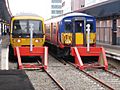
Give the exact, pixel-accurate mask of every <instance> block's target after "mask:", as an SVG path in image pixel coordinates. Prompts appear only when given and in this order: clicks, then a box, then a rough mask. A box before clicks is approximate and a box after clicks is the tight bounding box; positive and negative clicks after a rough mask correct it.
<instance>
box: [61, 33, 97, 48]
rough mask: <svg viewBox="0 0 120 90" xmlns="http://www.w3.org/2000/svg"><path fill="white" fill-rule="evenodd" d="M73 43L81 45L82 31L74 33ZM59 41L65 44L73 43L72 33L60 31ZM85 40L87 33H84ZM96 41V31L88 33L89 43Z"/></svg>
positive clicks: (82, 42)
mask: <svg viewBox="0 0 120 90" xmlns="http://www.w3.org/2000/svg"><path fill="white" fill-rule="evenodd" d="M74 38H75V44H74V45H77V46H79V45H80V46H82V45H83V44H84V39H83V33H75V36H74ZM61 42H62V43H63V44H65V45H73V43H74V42H73V34H72V33H62V34H61ZM86 42H87V34H86ZM95 43H96V33H90V44H91V45H93V44H95Z"/></svg>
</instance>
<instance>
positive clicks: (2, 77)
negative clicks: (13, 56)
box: [0, 70, 34, 90]
mask: <svg viewBox="0 0 120 90" xmlns="http://www.w3.org/2000/svg"><path fill="white" fill-rule="evenodd" d="M0 90H34V87H33V86H32V84H31V82H30V81H29V78H28V76H27V75H26V73H25V72H24V71H23V70H0Z"/></svg>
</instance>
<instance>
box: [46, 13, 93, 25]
mask: <svg viewBox="0 0 120 90" xmlns="http://www.w3.org/2000/svg"><path fill="white" fill-rule="evenodd" d="M71 16H88V17H93V16H91V15H88V14H84V13H77V12H75V13H69V14H64V15H61V16H58V17H55V18H51V19H48V20H46V21H45V23H49V22H59V21H61V20H62V19H64V18H66V17H71Z"/></svg>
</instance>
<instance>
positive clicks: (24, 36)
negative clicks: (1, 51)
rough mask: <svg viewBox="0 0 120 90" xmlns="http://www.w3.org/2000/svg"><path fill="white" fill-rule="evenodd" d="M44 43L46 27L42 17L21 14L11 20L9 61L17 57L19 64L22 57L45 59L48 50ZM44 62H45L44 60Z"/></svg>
mask: <svg viewBox="0 0 120 90" xmlns="http://www.w3.org/2000/svg"><path fill="white" fill-rule="evenodd" d="M44 42H45V27H44V19H43V18H42V17H40V16H38V15H32V14H21V15H17V16H13V17H12V18H11V25H10V45H9V60H12V59H13V60H14V59H16V57H17V58H18V63H19V62H21V59H20V57H22V56H27V57H29V56H30V57H34V56H35V57H40V58H43V57H44V56H45V55H44V54H45V52H46V54H47V49H46V47H44V46H43V45H44ZM45 58H47V56H45ZM46 60H47V59H46ZM42 62H44V58H43V60H42ZM20 65H21V64H20ZM43 65H44V63H43Z"/></svg>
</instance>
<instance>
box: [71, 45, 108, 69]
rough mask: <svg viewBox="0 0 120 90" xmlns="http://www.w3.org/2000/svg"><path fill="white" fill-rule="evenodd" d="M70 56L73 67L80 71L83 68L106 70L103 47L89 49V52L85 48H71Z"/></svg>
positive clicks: (106, 64) (106, 63)
mask: <svg viewBox="0 0 120 90" xmlns="http://www.w3.org/2000/svg"><path fill="white" fill-rule="evenodd" d="M71 55H72V56H73V57H74V63H75V65H76V66H77V67H78V68H79V69H80V70H83V69H85V68H104V69H105V70H107V69H108V62H107V59H106V54H105V50H104V48H103V47H90V50H89V52H88V51H87V48H86V47H71Z"/></svg>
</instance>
